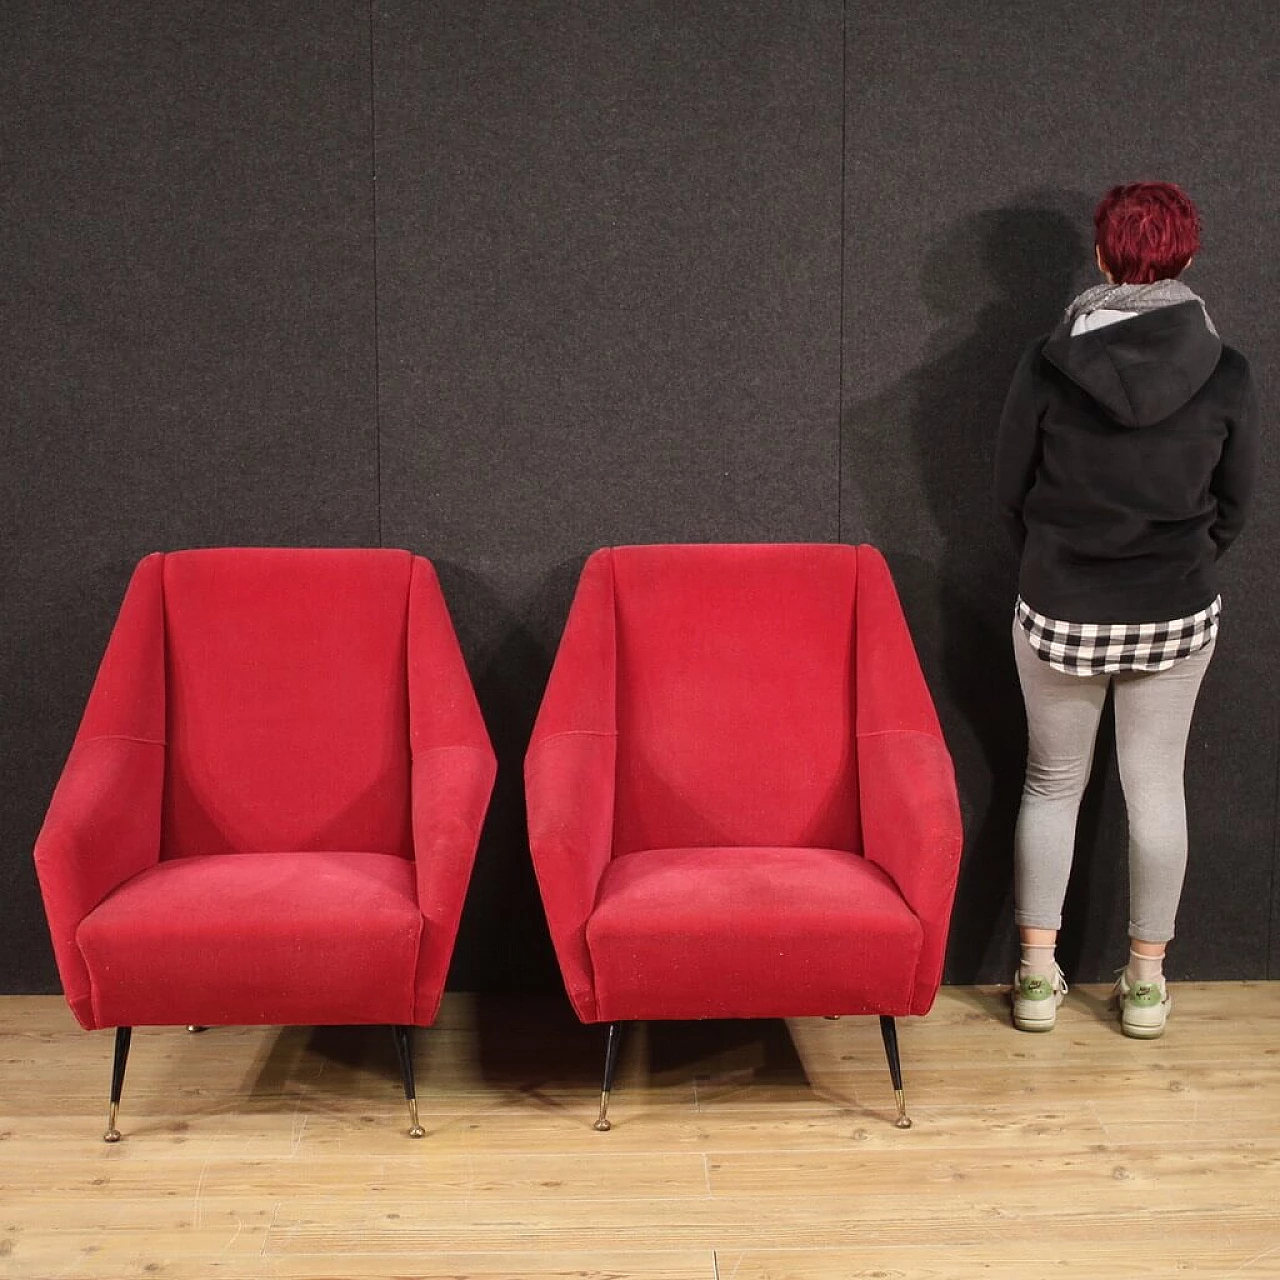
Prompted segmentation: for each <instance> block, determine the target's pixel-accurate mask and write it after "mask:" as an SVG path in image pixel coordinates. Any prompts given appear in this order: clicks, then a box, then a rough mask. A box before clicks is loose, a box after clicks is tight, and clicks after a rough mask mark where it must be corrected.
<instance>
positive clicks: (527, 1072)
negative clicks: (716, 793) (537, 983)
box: [0, 983, 1280, 1280]
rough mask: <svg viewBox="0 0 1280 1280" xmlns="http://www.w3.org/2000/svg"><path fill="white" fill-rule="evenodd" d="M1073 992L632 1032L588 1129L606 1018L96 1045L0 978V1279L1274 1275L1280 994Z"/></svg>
mask: <svg viewBox="0 0 1280 1280" xmlns="http://www.w3.org/2000/svg"><path fill="white" fill-rule="evenodd" d="M1105 996H1106V992H1105V991H1104V990H1103V989H1101V988H1083V989H1079V990H1075V991H1073V992H1072V995H1071V997H1070V999H1069V1000H1068V1003H1067V1005H1066V1006H1065V1007H1064V1009H1063V1011H1062V1014H1061V1015H1060V1021H1059V1025H1058V1028H1057V1030H1056V1031H1055V1032H1053V1034H1051V1035H1047V1036H1031V1035H1024V1034H1021V1033H1018V1032H1015V1031H1013V1030H1012V1029H1011V1028H1010V1027H1009V1026H1008V1023H1007V1018H1006V1013H1005V1008H1006V1006H1005V1003H1004V1001H1003V999H1002V998H1001V996H1000V995H999V994H998V993H996V992H994V991H990V990H985V989H984V990H975V989H966V988H951V989H947V990H944V991H943V993H942V994H941V996H940V997H939V1000H938V1004H937V1007H936V1008H935V1010H934V1012H933V1013H932V1014H931V1015H930V1016H929V1017H928V1018H927V1019H922V1020H913V1021H904V1022H903V1023H902V1024H900V1037H901V1042H902V1051H903V1058H904V1064H905V1069H906V1075H907V1081H906V1083H907V1096H908V1101H909V1104H910V1109H911V1112H912V1115H913V1117H914V1119H915V1127H914V1128H913V1129H911V1130H910V1131H908V1132H903V1131H900V1130H898V1129H896V1128H895V1127H894V1126H893V1123H892V1121H893V1099H892V1093H891V1090H890V1087H889V1082H888V1076H887V1072H886V1070H885V1068H884V1063H883V1056H882V1051H881V1047H880V1040H879V1033H878V1028H877V1026H876V1023H875V1021H874V1019H865V1020H861V1019H854V1020H844V1021H840V1022H823V1021H810V1020H804V1021H797V1022H793V1023H781V1022H778V1023H768V1022H764V1023H707V1024H654V1025H651V1026H648V1027H637V1028H634V1029H633V1031H632V1033H631V1035H630V1038H629V1040H627V1041H626V1042H625V1043H624V1047H623V1055H622V1064H621V1068H620V1072H619V1081H618V1085H617V1088H616V1091H615V1094H614V1101H613V1108H612V1118H613V1120H614V1129H613V1132H612V1133H609V1134H598V1133H595V1132H594V1131H593V1130H592V1128H591V1121H592V1120H593V1119H594V1108H595V1101H596V1097H597V1093H598V1083H597V1081H598V1075H597V1072H598V1069H599V1059H600V1057H601V1055H602V1046H603V1040H602V1033H601V1030H600V1029H599V1028H582V1027H579V1026H577V1025H576V1023H574V1022H573V1021H572V1019H571V1018H570V1017H569V1016H568V1015H567V1014H566V1013H565V1011H564V1009H563V1005H562V1003H560V1002H555V1001H549V1000H542V1001H507V1002H502V1001H494V1000H476V999H474V998H472V997H469V996H466V995H461V994H459V995H450V996H449V997H447V999H446V1004H445V1008H444V1010H443V1012H442V1015H441V1018H440V1020H439V1022H438V1023H437V1026H436V1027H435V1028H433V1029H432V1030H430V1031H424V1032H419V1033H418V1036H417V1041H416V1062H417V1067H418V1082H419V1095H420V1100H421V1106H422V1113H423V1123H424V1125H425V1127H426V1130H427V1136H426V1138H425V1140H423V1141H420V1142H414V1141H411V1140H410V1139H409V1138H407V1137H406V1136H405V1132H404V1130H405V1116H404V1107H403V1102H402V1099H401V1095H400V1092H399V1080H398V1075H397V1068H396V1066H395V1057H394V1048H393V1045H392V1042H391V1037H390V1034H389V1033H387V1032H384V1031H379V1030H377V1029H367V1030H366V1029H323V1028H322V1029H318V1030H311V1029H276V1028H225V1029H213V1030H210V1031H208V1032H205V1033H204V1034H202V1035H198V1036H191V1035H187V1034H186V1033H185V1032H184V1031H182V1030H181V1029H176V1028H175V1029H163V1030H140V1031H138V1032H137V1033H136V1034H135V1036H134V1044H133V1052H132V1056H131V1060H130V1063H129V1072H128V1077H127V1079H126V1082H125V1093H124V1103H123V1106H122V1110H121V1126H120V1127H121V1129H122V1131H123V1132H124V1134H125V1138H124V1141H123V1142H121V1143H120V1144H119V1145H117V1146H114V1147H111V1146H107V1145H105V1144H104V1143H103V1142H102V1141H101V1138H100V1135H101V1132H102V1129H103V1121H104V1118H105V1116H104V1112H105V1107H104V1099H105V1095H106V1090H107V1083H108V1077H109V1073H110V1056H111V1036H110V1033H97V1034H92V1035H90V1034H88V1033H85V1032H82V1031H80V1030H79V1029H78V1028H76V1027H75V1025H74V1023H73V1022H72V1020H71V1018H70V1016H69V1014H68V1013H67V1012H66V1010H65V1007H64V1006H63V1004H62V1002H61V1000H58V999H52V998H45V997H8V998H0V1276H21V1277H40V1280H53V1278H54V1277H59V1278H70V1277H92V1278H93V1280H113V1278H115V1277H124V1276H129V1277H135V1276H136V1277H143V1278H144V1280H152V1278H154V1277H205V1276H208V1277H222V1278H224V1280H270V1278H271V1277H290V1278H299V1280H300V1278H302V1277H308V1278H315V1277H331V1278H333V1280H338V1278H346V1277H351V1278H352V1280H356V1278H358V1277H380V1278H382V1280H390V1278H392V1277H418V1278H421V1280H445V1278H446V1277H448V1278H449V1280H466V1278H468V1277H486V1278H497V1277H511V1278H514V1277H524V1276H528V1277H538V1278H539V1280H552V1278H556V1280H568V1278H569V1277H573V1278H574V1280H605V1278H606V1277H608V1278H611V1280H612V1278H621V1277H626V1278H628V1280H630V1278H633V1277H644V1278H648V1280H850V1278H852V1277H876V1278H877V1280H925V1278H928V1280H965V1278H967V1277H983V1278H984V1280H1014V1278H1016V1280H1041V1278H1042V1277H1054V1278H1056V1277H1087V1278H1088V1280H1104V1278H1106V1280H1111V1278H1113V1277H1115V1278H1126V1280H1127V1278H1128V1277H1161V1278H1168V1277H1207V1276H1212V1277H1219V1278H1221V1280H1227V1278H1228V1277H1242V1278H1246V1280H1257V1278H1258V1277H1263V1276H1270V1277H1280V983H1269V984H1266V983H1259V984H1245V983H1232V984H1206V985H1182V986H1177V987H1175V988H1174V1000H1175V1006H1176V1009H1175V1014H1174V1018H1173V1020H1172V1021H1171V1023H1170V1029H1169V1032H1168V1034H1167V1035H1166V1037H1165V1038H1164V1039H1163V1040H1162V1041H1158V1042H1155V1043H1150V1044H1144V1043H1138V1042H1134V1041H1130V1040H1126V1039H1125V1038H1124V1037H1122V1036H1121V1035H1120V1034H1119V1032H1118V1029H1117V1028H1116V1026H1115V1024H1114V1022H1113V1020H1112V1019H1111V1017H1110V1016H1109V1015H1108V1013H1107V1010H1106V1005H1105Z"/></svg>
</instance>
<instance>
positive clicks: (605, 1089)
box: [593, 1022, 622, 1133]
mask: <svg viewBox="0 0 1280 1280" xmlns="http://www.w3.org/2000/svg"><path fill="white" fill-rule="evenodd" d="M621 1039H622V1024H621V1023H618V1022H611V1023H609V1038H608V1040H606V1041H605V1046H604V1084H603V1085H602V1086H601V1089H600V1114H599V1116H597V1117H596V1122H595V1125H594V1126H593V1128H595V1129H596V1130H598V1131H599V1132H600V1133H608V1132H609V1130H610V1129H612V1128H613V1125H611V1124H610V1123H609V1093H610V1091H611V1090H612V1089H613V1072H614V1068H616V1067H617V1065H618V1042H619V1040H621Z"/></svg>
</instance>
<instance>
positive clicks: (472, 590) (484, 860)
mask: <svg viewBox="0 0 1280 1280" xmlns="http://www.w3.org/2000/svg"><path fill="white" fill-rule="evenodd" d="M585 561H586V556H585V555H584V556H580V557H575V558H574V559H572V560H569V561H566V562H565V563H563V564H560V565H558V566H556V568H555V569H554V570H552V571H551V572H550V573H549V574H548V575H546V576H545V577H544V578H543V579H542V580H541V582H540V583H539V585H538V587H537V589H536V590H535V592H534V594H533V595H532V597H530V598H529V599H527V600H525V601H523V602H522V605H521V607H519V608H518V609H517V610H513V609H512V605H511V601H510V600H508V599H504V598H501V597H500V596H499V594H498V592H497V591H495V589H494V587H493V584H491V583H489V582H487V581H486V580H485V579H483V578H482V577H480V576H479V575H477V574H476V573H474V572H472V571H469V570H467V569H464V568H462V567H461V566H459V565H457V564H454V563H451V562H442V561H439V560H437V561H434V562H433V563H434V564H435V567H436V570H437V572H438V573H439V575H440V580H441V584H442V587H443V590H444V593H445V598H446V599H447V600H449V601H450V605H451V609H452V610H453V616H454V625H455V627H456V629H457V631H458V636H459V640H460V642H461V644H462V647H463V651H464V652H465V653H466V654H467V656H468V666H469V667H470V669H471V674H472V678H473V680H474V681H475V688H476V698H477V700H478V701H479V703H480V710H481V713H482V714H483V715H484V720H485V724H486V725H487V727H488V730H489V734H490V737H491V738H492V741H493V749H494V753H495V754H496V755H497V758H498V775H497V779H496V781H495V783H494V789H493V799H492V801H491V802H490V805H489V812H488V816H487V818H486V820H485V824H484V829H483V831H482V833H481V836H480V846H479V848H478V850H477V851H476V864H475V870H474V872H473V874H472V877H471V886H470V889H469V890H468V893H467V901H466V906H465V908H464V910H463V914H462V922H461V924H460V925H459V928H458V942H457V946H456V948H455V951H454V958H453V964H452V966H451V968H450V972H449V981H448V987H449V989H450V990H465V991H488V992H493V991H498V992H513V991H514V992H548V993H550V992H559V993H560V994H561V995H563V992H564V985H563V983H562V981H561V978H560V969H559V966H558V965H557V963H556V959H555V953H554V951H553V949H552V946H551V936H550V934H549V932H548V930H547V922H546V916H545V914H544V912H543V908H542V899H541V897H540V896H539V893H538V885H537V881H536V880H535V879H534V874H533V863H532V861H531V860H530V857H529V840H528V834H527V823H526V819H525V808H524V754H525V750H526V748H527V747H528V744H529V739H530V738H531V737H532V736H533V722H534V720H535V718H536V717H537V714H538V707H539V704H540V703H541V701H542V693H543V690H544V689H545V687H546V683H547V677H548V676H549V675H550V673H551V663H552V660H553V659H554V657H555V652H556V646H557V644H558V643H559V639H560V634H561V632H562V631H563V630H564V623H565V619H566V618H567V617H568V613H569V605H570V602H571V601H572V599H573V593H574V589H575V588H576V586H577V583H578V578H579V577H580V576H581V573H582V566H583V564H584V563H585ZM566 1007H567V1006H566Z"/></svg>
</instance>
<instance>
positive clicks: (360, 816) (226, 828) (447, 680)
mask: <svg viewBox="0 0 1280 1280" xmlns="http://www.w3.org/2000/svg"><path fill="white" fill-rule="evenodd" d="M493 777H494V756H493V751H492V748H491V746H490V743H489V739H488V736H487V734H486V732H485V728H484V724H483V721H482V720H481V717H480V712H479V708H478V707H477V705H476V700H475V695H474V692H473V690H472V687H471V683H470V680H469V678H468V675H467V670H466V667H465V666H464V664H463V659H462V655H461V652H460V651H459V648H458V643H457V639H456V637H455V635H454V632H453V628H452V625H451V623H450V620H449V615H448V612H447V611H446V608H445V604H444V600H443V597H442V596H441V593H440V588H439V584H438V582H437V580H436V575H435V571H434V569H433V568H432V567H431V565H430V564H429V563H428V562H427V561H426V560H423V559H421V558H418V557H415V556H411V555H410V554H409V553H408V552H405V551H386V550H272V549H241V550H230V549H226V550H208V551H184V552H175V553H171V554H156V555H151V556H148V557H147V558H146V559H145V560H143V561H142V562H141V564H139V565H138V568H137V570H136V571H135V572H134V575H133V579H132V581H131V582H130V584H129V589H128V592H127V594H126V596H125V599H124V603H123V605H122V607H121V610H120V615H119V617H118V619H117V621H116V625H115V629H114V630H113V632H112V634H111V639H110V642H109V643H108V646H107V651H106V655H105V656H104V658H103V660H102V665H101V668H100V669H99V672H98V676H97V680H96V682H95V684H94V686H93V691H92V693H91V695H90V698H89V703H88V707H87V709H86V711H85V714H84V719H83V721H82V723H81V725H80V730H79V733H78V734H77V736H76V739H75V744H74V746H73V747H72V749H71V754H70V756H69V758H68V760H67V763H66V766H65V768H64V770H63V773H62V776H61V779H60V781H59V782H58V786H57V789H56V791H55V793H54V796H53V800H52V802H51V804H50V807H49V812H48V816H47V818H46V820H45V823H44V826H43V828H42V830H41V832H40V835H39V838H38V840H37V843H36V850H35V859H36V869H37V873H38V876H39V880H40V887H41V892H42V893H43V895H44V902H45V909H46V912H47V914H48V918H49V926H50V931H51V933H52V937H53V947H54V952H55V955H56V958H57V963H58V971H59V974H60V975H61V978H62V984H63V989H64V991H65V992H66V997H67V1001H68V1003H69V1004H70V1006H71V1010H72V1012H73V1013H74V1014H75V1016H76V1018H77V1019H78V1020H79V1021H80V1023H81V1025H82V1026H84V1027H87V1028H98V1027H116V1028H117V1032H116V1055H115V1069H114V1071H113V1076H112V1086H111V1101H110V1119H109V1122H108V1128H107V1133H106V1138H107V1141H116V1140H118V1138H119V1136H120V1135H119V1131H118V1130H117V1129H116V1113H117V1109H118V1106H119V1102H120V1092H121V1086H122V1083H123V1077H124V1067H125V1061H126V1058H127V1054H128V1049H129V1039H130V1031H131V1028H132V1027H134V1026H139V1025H151V1026H156V1025H168V1024H178V1025H182V1024H186V1025H188V1026H190V1027H192V1028H193V1029H195V1028H197V1027H202V1026H215V1025H219V1024H229V1025H245V1024H269V1025H318V1024H323V1025H334V1024H366V1023H367V1024H372V1023H388V1024H390V1025H391V1026H392V1028H393V1029H394V1031H395V1036H396V1044H397V1049H398V1051H399V1054H400V1063H401V1068H402V1072H403V1076H404V1086H405V1097H406V1099H407V1100H408V1104H409V1112H410V1124H411V1129H410V1132H411V1134H412V1135H413V1136H415V1137H420V1136H422V1129H421V1127H420V1126H419V1124H418V1119H417V1104H416V1098H415V1091H414V1084H413V1065H412V1058H411V1055H410V1038H409V1028H410V1027H413V1026H426V1025H428V1024H430V1023H431V1022H432V1020H433V1019H434V1017H435V1015H436V1011H437V1009H438V1007H439V1003H440V997H441V993H442V991H443V989H444V982H445V975H446V971H447V969H448V966H449V960H450V956H451V954H452V950H453V944H454V938H455V935H456V933H457V928H458V921H459V917H460V915H461V911H462V903H463V897H464V895H465V893H466V888H467V883H468V879H469V877H470V874H471V867H472V862H473V860H474V857H475V849H476V842H477V839H478V837H479V832H480V825H481V822H482V820H483V817H484V813H485V809H486V806H487V804H488V800H489V795H490V790H491V788H492V784H493Z"/></svg>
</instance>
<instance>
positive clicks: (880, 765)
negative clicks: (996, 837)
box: [858, 730, 964, 1013]
mask: <svg viewBox="0 0 1280 1280" xmlns="http://www.w3.org/2000/svg"><path fill="white" fill-rule="evenodd" d="M858 783H859V793H860V796H861V809H862V849H863V853H864V855H865V856H866V858H867V859H868V860H869V861H871V862H874V863H875V864H876V865H877V866H878V867H880V868H881V870H883V871H884V872H886V873H887V874H888V875H889V876H890V878H891V879H892V880H893V882H894V884H896V885H897V886H898V891H899V892H900V893H901V894H902V896H903V898H904V899H905V901H906V903H907V905H908V906H909V907H910V908H911V910H912V911H914V912H915V914H916V916H917V918H918V919H919V920H920V923H921V925H922V927H923V929H924V945H923V947H922V949H921V954H920V967H919V969H918V970H917V973H916V983H915V993H914V995H913V997H912V1006H913V1007H912V1012H913V1013H927V1012H928V1011H929V1007H930V1006H931V1005H932V1004H933V999H934V996H935V995H936V994H937V991H938V984H939V983H940V982H941V980H942V965H943V961H944V959H945V955H946V945H947V931H948V928H949V926H950V920H951V904H952V902H953V900H954V898H955V891H956V878H957V876H958V874H959V870H960V852H961V849H962V847H963V843H964V837H963V831H962V828H961V822H960V805H959V801H958V799H957V797H956V784H955V774H954V771H953V769H952V765H951V756H950V754H949V753H948V752H947V749H946V746H945V745H944V744H943V743H942V741H941V739H939V738H935V737H933V736H931V735H928V734H923V733H916V732H913V731H909V730H908V731H905V732H904V731H895V730H888V731H886V732H883V733H877V734H871V735H859V737H858Z"/></svg>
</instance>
